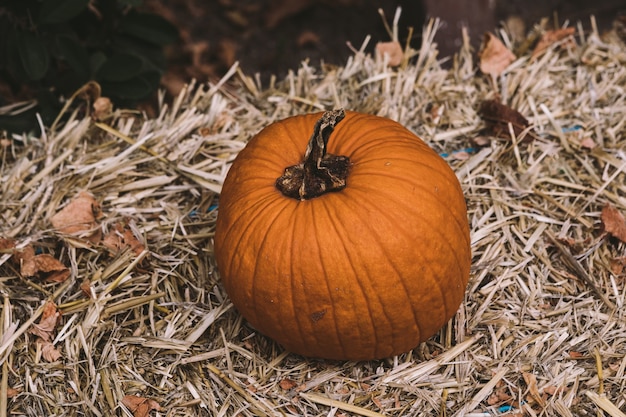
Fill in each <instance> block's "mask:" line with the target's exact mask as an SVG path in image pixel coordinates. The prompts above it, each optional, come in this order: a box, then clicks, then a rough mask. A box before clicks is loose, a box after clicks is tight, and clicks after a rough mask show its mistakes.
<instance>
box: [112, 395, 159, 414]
mask: <svg viewBox="0 0 626 417" xmlns="http://www.w3.org/2000/svg"><path fill="white" fill-rule="evenodd" d="M122 404H124V405H125V406H126V408H128V409H129V410H130V412H131V413H133V416H134V417H147V416H148V415H149V414H150V411H152V410H156V411H160V410H161V406H160V405H159V403H157V402H156V401H154V400H153V399H150V398H144V397H137V396H136V395H125V396H124V398H122Z"/></svg>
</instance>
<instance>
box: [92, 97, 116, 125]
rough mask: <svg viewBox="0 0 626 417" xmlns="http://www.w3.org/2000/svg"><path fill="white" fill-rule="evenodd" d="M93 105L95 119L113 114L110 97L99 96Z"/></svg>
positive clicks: (101, 118)
mask: <svg viewBox="0 0 626 417" xmlns="http://www.w3.org/2000/svg"><path fill="white" fill-rule="evenodd" d="M91 107H92V112H91V117H93V119H94V120H98V121H100V120H104V119H106V118H108V117H109V116H111V115H112V114H113V103H112V102H111V99H110V98H108V97H98V98H97V99H96V101H95V102H94V103H93V105H92V106H91Z"/></svg>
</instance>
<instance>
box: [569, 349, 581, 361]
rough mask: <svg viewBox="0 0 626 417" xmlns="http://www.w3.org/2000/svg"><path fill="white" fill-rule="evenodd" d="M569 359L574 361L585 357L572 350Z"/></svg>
mask: <svg viewBox="0 0 626 417" xmlns="http://www.w3.org/2000/svg"><path fill="white" fill-rule="evenodd" d="M569 357H570V358H572V359H582V358H584V357H585V355H583V354H582V353H581V352H577V351H575V350H570V352H569Z"/></svg>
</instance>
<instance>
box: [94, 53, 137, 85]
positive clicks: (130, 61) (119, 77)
mask: <svg viewBox="0 0 626 417" xmlns="http://www.w3.org/2000/svg"><path fill="white" fill-rule="evenodd" d="M142 70H143V60H142V59H141V58H140V57H138V56H136V55H132V54H125V53H120V54H115V55H113V56H111V57H110V58H108V59H107V60H106V61H105V62H104V64H102V66H101V67H100V69H99V70H98V72H97V74H96V78H98V79H99V80H104V81H114V82H118V81H127V80H130V79H131V78H134V77H136V76H137V75H139V74H140V73H141V71H142Z"/></svg>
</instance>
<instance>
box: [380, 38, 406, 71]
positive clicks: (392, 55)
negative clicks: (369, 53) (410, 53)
mask: <svg viewBox="0 0 626 417" xmlns="http://www.w3.org/2000/svg"><path fill="white" fill-rule="evenodd" d="M376 52H377V53H379V54H380V56H385V55H387V56H388V57H389V58H388V59H389V61H388V63H389V65H391V66H392V67H397V66H398V65H400V64H401V63H402V59H403V58H404V51H403V50H402V45H400V42H398V41H392V42H378V43H377V44H376Z"/></svg>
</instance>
